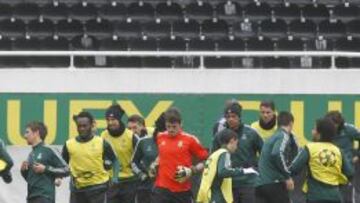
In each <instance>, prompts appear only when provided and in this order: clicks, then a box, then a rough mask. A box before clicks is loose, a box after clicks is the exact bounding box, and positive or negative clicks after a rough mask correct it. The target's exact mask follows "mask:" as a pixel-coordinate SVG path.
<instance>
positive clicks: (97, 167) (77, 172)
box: [62, 112, 118, 203]
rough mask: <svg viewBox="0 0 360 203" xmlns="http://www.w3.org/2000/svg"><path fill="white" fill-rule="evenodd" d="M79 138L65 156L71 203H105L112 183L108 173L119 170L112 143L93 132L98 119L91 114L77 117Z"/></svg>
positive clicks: (72, 141) (65, 150) (65, 149)
mask: <svg viewBox="0 0 360 203" xmlns="http://www.w3.org/2000/svg"><path fill="white" fill-rule="evenodd" d="M74 121H75V122H76V126H77V131H78V133H79V135H78V136H77V137H75V138H72V139H70V140H68V141H66V144H65V145H64V147H63V152H62V156H63V158H64V160H65V161H66V162H67V163H69V166H70V173H71V178H72V185H71V186H72V187H71V203H105V202H107V196H106V191H107V190H108V185H109V182H110V176H109V172H108V170H110V169H111V168H113V169H114V170H115V172H117V171H118V170H116V169H117V167H114V166H117V159H116V156H115V153H114V152H113V150H112V148H111V146H110V144H109V143H108V142H106V141H105V140H104V139H102V138H101V137H99V136H96V135H95V134H94V132H93V127H94V118H93V116H92V115H91V114H90V113H88V112H81V113H79V114H78V115H75V116H74Z"/></svg>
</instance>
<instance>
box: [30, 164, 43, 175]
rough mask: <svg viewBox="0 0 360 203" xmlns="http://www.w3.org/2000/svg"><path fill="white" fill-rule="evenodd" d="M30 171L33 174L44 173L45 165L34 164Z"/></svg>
mask: <svg viewBox="0 0 360 203" xmlns="http://www.w3.org/2000/svg"><path fill="white" fill-rule="evenodd" d="M32 169H33V170H34V172H35V173H44V172H45V165H43V164H40V163H34V165H33V167H32Z"/></svg>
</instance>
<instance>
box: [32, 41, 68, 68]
mask: <svg viewBox="0 0 360 203" xmlns="http://www.w3.org/2000/svg"><path fill="white" fill-rule="evenodd" d="M40 50H42V51H46V50H48V51H68V50H69V42H68V40H67V39H66V38H54V37H48V38H45V39H43V40H41V41H40ZM31 66H35V67H44V68H45V67H64V68H66V67H69V66H70V57H68V56H48V57H43V56H41V57H37V58H36V60H32V62H31Z"/></svg>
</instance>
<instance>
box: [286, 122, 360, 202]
mask: <svg viewBox="0 0 360 203" xmlns="http://www.w3.org/2000/svg"><path fill="white" fill-rule="evenodd" d="M335 135H336V127H335V125H334V123H333V122H332V121H331V120H330V119H326V118H325V119H319V120H317V121H316V126H315V129H314V130H313V139H314V141H315V142H312V143H308V144H307V145H306V146H305V149H304V150H302V151H301V152H300V153H299V154H298V156H297V157H296V158H295V160H294V161H293V163H292V165H291V167H290V171H291V172H292V173H293V174H296V173H299V172H300V171H301V170H302V169H303V168H304V167H307V170H308V175H307V180H306V183H305V185H304V187H303V191H304V192H305V194H306V200H307V203H341V202H342V197H341V193H340V190H339V185H342V184H346V183H347V182H348V178H349V177H351V176H352V175H353V173H354V170H353V168H352V167H351V165H350V162H349V160H348V159H346V158H345V154H343V153H342V152H341V151H340V149H339V147H337V146H336V145H335V144H333V138H334V136H335Z"/></svg>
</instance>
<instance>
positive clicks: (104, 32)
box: [85, 19, 114, 39]
mask: <svg viewBox="0 0 360 203" xmlns="http://www.w3.org/2000/svg"><path fill="white" fill-rule="evenodd" d="M85 31H86V34H88V35H91V36H96V38H98V39H103V38H109V37H112V36H113V35H114V28H113V24H111V23H110V22H109V21H107V20H100V21H99V20H95V19H94V20H89V21H87V22H86V24H85Z"/></svg>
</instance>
